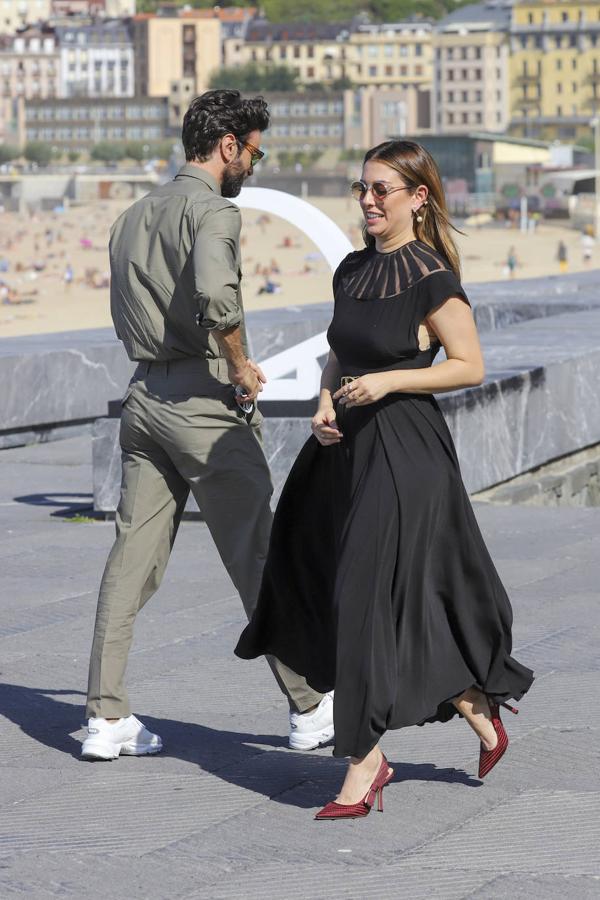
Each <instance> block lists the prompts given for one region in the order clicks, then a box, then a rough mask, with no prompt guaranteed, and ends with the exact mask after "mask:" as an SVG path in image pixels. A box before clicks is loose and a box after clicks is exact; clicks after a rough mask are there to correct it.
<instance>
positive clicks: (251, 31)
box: [223, 19, 432, 89]
mask: <svg viewBox="0 0 600 900" xmlns="http://www.w3.org/2000/svg"><path fill="white" fill-rule="evenodd" d="M223 58H224V64H225V65H226V66H239V65H244V64H247V63H256V64H257V65H262V66H268V65H280V66H288V67H289V68H291V69H292V70H293V71H294V72H295V73H296V75H297V76H298V81H299V83H300V84H302V85H306V86H310V85H311V84H315V85H316V84H324V85H331V84H333V83H335V82H337V81H339V82H348V83H351V84H352V85H356V86H357V87H378V88H391V87H397V86H399V85H408V84H414V85H416V86H418V87H421V86H422V87H423V88H427V89H428V88H429V86H430V84H431V77H432V54H431V23H430V22H427V21H418V22H400V23H398V24H388V25H369V24H364V23H360V22H353V23H345V24H344V23H342V24H340V23H331V24H330V23H310V24H309V23H304V22H291V23H289V24H281V25H274V24H272V23H271V22H267V21H265V20H261V19H257V20H255V21H253V22H251V23H250V24H249V26H248V28H247V30H246V33H245V36H244V37H243V39H242V38H230V39H227V40H225V41H224V53H223Z"/></svg>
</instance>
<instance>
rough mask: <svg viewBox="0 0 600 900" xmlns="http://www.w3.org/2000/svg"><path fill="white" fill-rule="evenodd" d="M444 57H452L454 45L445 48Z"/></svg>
mask: <svg viewBox="0 0 600 900" xmlns="http://www.w3.org/2000/svg"><path fill="white" fill-rule="evenodd" d="M446 59H454V47H448V49H447V50H446Z"/></svg>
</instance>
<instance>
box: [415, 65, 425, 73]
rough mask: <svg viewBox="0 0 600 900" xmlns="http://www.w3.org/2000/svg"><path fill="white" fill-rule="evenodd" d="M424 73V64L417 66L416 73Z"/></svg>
mask: <svg viewBox="0 0 600 900" xmlns="http://www.w3.org/2000/svg"><path fill="white" fill-rule="evenodd" d="M422 74H423V66H415V75H422Z"/></svg>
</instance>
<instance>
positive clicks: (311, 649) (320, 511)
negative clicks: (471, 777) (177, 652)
mask: <svg viewBox="0 0 600 900" xmlns="http://www.w3.org/2000/svg"><path fill="white" fill-rule="evenodd" d="M352 193H353V195H354V197H355V198H356V199H358V200H359V202H360V205H361V209H362V212H363V215H364V219H365V232H364V233H365V243H366V248H365V249H364V250H360V251H358V252H357V253H351V254H350V255H349V256H347V257H346V259H345V260H344V261H343V262H342V263H341V265H340V266H339V268H338V269H337V271H336V273H335V275H334V280H333V285H334V296H335V309H334V315H333V320H332V323H331V326H330V328H329V331H328V339H329V344H330V346H331V352H330V354H329V359H328V362H327V364H326V366H325V368H324V370H323V376H322V381H321V392H320V399H319V408H318V410H317V413H316V415H315V417H314V419H313V420H312V431H313V436H312V437H311V438H310V439H309V440H308V442H307V443H306V444H305V446H304V448H303V449H302V451H301V452H300V455H299V457H298V459H297V460H296V463H295V465H294V467H293V469H292V471H291V473H290V475H289V478H288V480H287V483H286V485H285V488H284V490H283V493H282V496H281V500H280V502H279V505H278V508H277V512H276V515H275V522H274V527H273V533H272V538H271V545H270V549H269V555H268V559H267V563H266V567H265V572H264V576H263V583H262V589H261V594H260V598H259V603H258V607H257V610H256V613H255V615H254V617H253V619H252V621H251V623H250V625H249V626H248V628H247V629H246V630H245V632H244V634H243V635H242V637H241V638H240V641H239V644H238V647H237V648H236V653H237V654H238V655H239V656H242V657H243V658H251V657H255V656H258V655H260V654H263V653H272V654H274V655H275V656H277V657H278V658H279V659H281V660H283V661H284V662H285V663H286V664H287V665H288V666H290V667H292V668H293V669H295V670H296V671H297V672H301V673H302V674H303V675H305V676H306V678H307V680H308V682H309V683H310V684H311V685H312V686H313V687H314V688H315V689H316V690H319V691H329V690H331V689H332V688H334V687H335V700H334V723H335V749H334V755H336V756H349V757H350V758H351V760H350V764H349V766H348V770H347V773H346V778H345V780H344V784H343V785H342V789H341V792H340V794H339V796H338V798H337V800H336V801H334V802H332V803H329V804H328V805H327V806H326V807H325V808H324V809H323V810H321V812H320V813H318V814H317V818H346V817H357V816H363V815H366V814H367V813H368V812H369V810H370V808H371V806H372V805H373V802H374V800H375V797H376V796H377V799H378V800H379V801H380V808H381V794H382V791H383V787H384V786H385V785H386V784H387V782H388V781H389V780H390V779H391V777H392V774H393V772H392V770H391V769H390V768H389V767H388V764H387V761H386V759H385V757H384V756H383V754H382V753H381V750H380V749H379V746H378V743H379V739H380V738H381V736H382V735H383V734H384V732H385V731H386V730H387V729H388V728H403V727H406V726H408V725H416V724H419V725H421V724H424V723H425V722H435V721H441V722H445V721H447V720H448V719H450V718H452V716H454V715H455V714H456V713H460V714H461V715H462V716H463V717H464V718H465V719H466V721H467V723H468V724H469V725H470V726H471V728H472V729H473V730H474V731H475V733H476V734H477V736H478V737H479V740H480V744H481V750H480V766H479V774H480V777H483V775H485V774H487V772H489V771H490V769H491V768H492V766H493V765H495V763H496V762H497V761H498V759H499V758H500V757H501V756H502V754H503V753H504V751H505V749H506V746H507V744H508V738H507V736H506V732H505V731H504V728H503V725H502V723H501V721H500V715H499V712H498V705H499V704H504V703H505V701H506V700H508V699H509V698H511V697H514V698H517V699H518V698H519V697H521V696H522V695H523V694H524V693H525V691H527V689H528V688H529V686H530V684H531V682H532V673H531V672H530V670H529V669H526V668H525V667H524V666H522V665H520V664H519V663H518V662H516V661H515V660H514V659H512V657H511V656H510V652H511V623H512V613H511V607H510V603H509V600H508V597H507V596H506V592H505V590H504V588H503V586H502V584H501V582H500V579H499V577H498V574H497V572H496V570H495V568H494V565H493V563H492V561H491V559H490V556H489V554H488V552H487V549H486V547H485V544H484V542H483V538H482V536H481V533H480V531H479V528H478V526H477V522H476V520H475V517H474V514H473V511H472V508H471V505H470V502H469V499H468V496H467V494H466V491H465V488H464V486H463V483H462V480H461V475H460V470H459V465H458V460H457V457H456V452H455V449H454V445H453V443H452V439H451V436H450V433H449V431H448V428H447V426H446V423H445V421H444V419H443V417H442V415H441V412H440V410H439V407H438V405H437V403H436V401H435V399H434V398H433V396H432V393H433V392H436V393H438V392H441V391H452V390H456V389H457V388H462V387H467V386H471V385H477V384H480V383H481V381H482V380H483V375H484V369H483V361H482V357H481V350H480V347H479V341H478V337H477V331H476V328H475V324H474V321H473V316H472V313H471V309H470V306H469V301H468V299H467V296H466V294H465V292H464V291H463V289H462V287H461V285H460V282H459V260H458V253H457V250H456V247H455V245H454V242H453V240H452V238H451V235H450V225H449V222H448V214H447V210H446V203H445V199H444V193H443V188H442V185H441V181H440V176H439V172H438V170H437V167H436V165H435V163H434V161H433V159H432V158H431V156H430V155H429V153H428V152H427V151H426V150H425V149H424V148H423V147H421V146H419V145H418V144H415V143H412V142H410V141H387V142H385V143H383V144H380V145H379V146H378V147H375V148H374V149H372V150H370V151H369V152H368V153H367V154H366V156H365V161H364V167H363V172H362V180H361V181H358V182H355V183H354V184H353V185H352ZM441 346H443V348H444V350H445V353H446V360H445V361H444V362H441V363H440V364H439V365H436V366H435V367H433V368H432V367H431V366H432V362H433V359H434V357H435V356H436V354H437V352H438V350H439V349H440V347H441ZM509 708H510V707H509Z"/></svg>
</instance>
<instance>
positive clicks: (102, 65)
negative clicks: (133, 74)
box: [69, 59, 133, 72]
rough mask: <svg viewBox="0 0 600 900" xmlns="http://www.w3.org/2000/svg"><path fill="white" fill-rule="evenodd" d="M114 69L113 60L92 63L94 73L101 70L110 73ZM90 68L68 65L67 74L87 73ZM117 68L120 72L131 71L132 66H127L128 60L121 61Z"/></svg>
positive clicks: (83, 65) (86, 65) (100, 60)
mask: <svg viewBox="0 0 600 900" xmlns="http://www.w3.org/2000/svg"><path fill="white" fill-rule="evenodd" d="M116 67H117V66H116V62H115V60H114V59H97V60H95V61H94V69H95V71H96V72H98V71H99V70H100V69H103V68H104V69H108V70H109V72H112V71H113V70H114V69H116ZM90 68H91V66H88V64H87V63H80V64H79V65H77V63H70V65H69V72H77V71H79V72H87V71H88V69H90ZM119 68H120V69H121V71H122V70H123V69H133V66H132V65H130V64H129V61H128V60H126V59H122V60H121V65H120V67H119Z"/></svg>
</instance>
